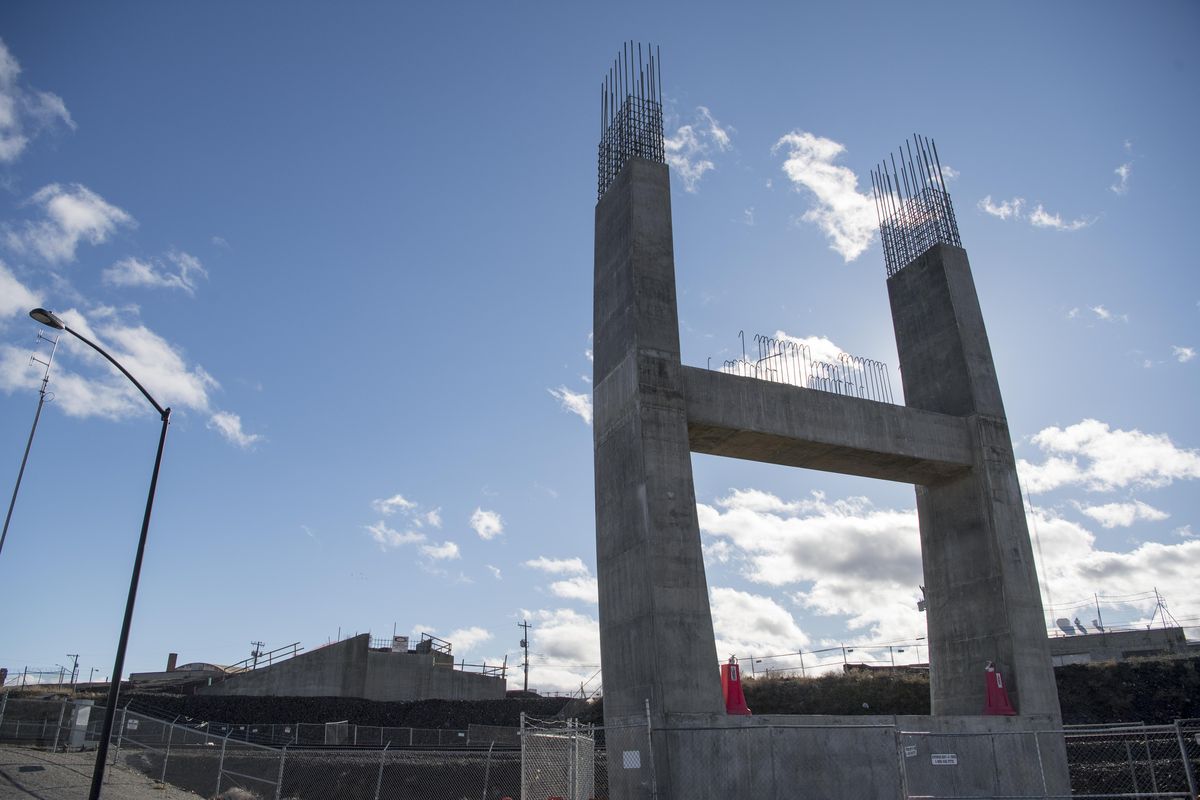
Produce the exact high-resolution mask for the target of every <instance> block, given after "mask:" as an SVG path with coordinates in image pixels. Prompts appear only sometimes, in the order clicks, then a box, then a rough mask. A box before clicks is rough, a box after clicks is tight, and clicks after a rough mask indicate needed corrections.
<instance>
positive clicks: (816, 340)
mask: <svg viewBox="0 0 1200 800" xmlns="http://www.w3.org/2000/svg"><path fill="white" fill-rule="evenodd" d="M775 338H776V339H781V340H784V341H788V342H794V343H795V344H799V345H804V346H805V347H807V348H808V354H809V355H810V356H811V357H812V359H813V360H814V361H827V362H831V363H834V362H836V361H837V360H838V356H840V355H842V354H843V353H844V352H846V351H845V350H843V349H842V348H840V347H838V346H837V345H836V344H834V343H833V342H832V341H830V340H829V339H828V338H826V337H824V336H792V335H790V334H788V333H785V332H784V331H775Z"/></svg>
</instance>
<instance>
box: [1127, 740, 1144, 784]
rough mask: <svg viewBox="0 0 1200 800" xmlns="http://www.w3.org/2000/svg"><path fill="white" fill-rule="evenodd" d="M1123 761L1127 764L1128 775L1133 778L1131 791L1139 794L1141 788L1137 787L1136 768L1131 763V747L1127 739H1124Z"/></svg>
mask: <svg viewBox="0 0 1200 800" xmlns="http://www.w3.org/2000/svg"><path fill="white" fill-rule="evenodd" d="M1125 763H1127V764H1129V777H1130V778H1131V779H1132V780H1133V793H1134V794H1141V793H1142V790H1141V789H1140V788H1139V787H1138V778H1137V768H1136V767H1135V766H1134V765H1133V749H1132V748H1130V746H1129V740H1128V739H1126V740H1125Z"/></svg>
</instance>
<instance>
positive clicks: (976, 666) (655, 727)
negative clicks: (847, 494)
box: [593, 46, 1066, 800]
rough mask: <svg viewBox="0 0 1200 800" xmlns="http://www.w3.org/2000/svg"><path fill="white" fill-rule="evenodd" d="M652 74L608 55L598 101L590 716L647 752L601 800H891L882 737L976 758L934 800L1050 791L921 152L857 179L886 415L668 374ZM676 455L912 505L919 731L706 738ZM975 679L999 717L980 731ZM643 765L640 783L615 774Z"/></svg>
mask: <svg viewBox="0 0 1200 800" xmlns="http://www.w3.org/2000/svg"><path fill="white" fill-rule="evenodd" d="M658 70H659V66H658V61H657V58H656V57H651V58H650V59H649V60H648V61H645V62H643V60H642V54H641V49H640V46H639V47H637V51H636V52H634V49H633V47H632V46H627V48H626V49H625V50H624V51H623V53H622V54H621V55H620V56H619V57H618V63H617V64H615V65H614V68H613V70H612V71H611V72H610V73H609V75H608V77H607V79H606V81H605V87H604V91H603V93H602V98H601V101H602V114H601V143H600V152H599V171H598V172H599V187H598V198H599V199H598V202H597V204H596V210H595V230H596V235H595V286H594V337H595V339H594V348H593V350H594V376H593V386H594V396H593V397H594V399H593V404H594V437H595V440H594V448H595V481H596V558H597V575H598V580H599V595H600V608H599V614H600V646H601V658H602V662H603V665H604V673H603V674H604V707H605V708H604V711H605V721H606V725H608V726H622V725H634V724H639V723H640V724H643V725H645V724H647V723H648V724H649V726H650V728H651V730H652V732H653V733H652V734H651V739H650V743H649V744H648V745H647V746H646V747H645V751H646V752H642V753H641V754H640V755H639V756H638V757H637V758H632V757H630V758H625V759H621V758H610V759H609V783H610V787H611V788H612V790H613V795H612V796H613V797H614V798H616V797H620V798H650V797H656V798H658V799H659V800H667V799H668V798H680V800H682V799H683V798H695V797H758V798H784V797H801V796H814V797H841V796H845V797H852V796H854V797H857V796H863V797H901V796H905V795H904V792H905V791H906V790H905V789H904V787H903V784H904V781H905V779H904V773H905V769H904V768H905V766H906V765H904V764H902V763H900V762H901V761H903V758H902V757H901V758H898V756H897V752H898V751H897V746H898V742H897V740H896V737H897V735H898V734H897V733H896V732H897V731H898V730H900V729H901V728H909V729H915V730H918V731H921V732H924V733H926V734H928V735H931V736H933V735H942V734H945V735H949V734H951V733H953V734H954V735H960V736H984V737H986V742H985V741H984V740H983V739H978V738H973V739H971V744H970V747H969V748H967V749H969V750H970V751H971V752H972V753H974V755H973V756H971V757H966V756H964V758H965V763H964V762H961V761H956V764H955V765H953V768H950V767H948V768H947V770H945V771H942V772H936V771H935V773H936V774H935V775H934V778H936V780H938V781H942V782H943V783H942V784H940V786H941V787H942V788H941V789H939V791H941V790H944V791H947V792H969V791H973V790H974V789H973V788H972V787H975V788H977V789H978V791H981V792H983V793H982V794H967V795H963V796H991V795H990V794H988V792H1000V793H1004V794H1008V795H1022V794H1030V793H1032V794H1035V795H1040V794H1041V793H1047V792H1048V793H1055V792H1061V791H1063V790H1064V789H1065V788H1066V761H1065V751H1064V750H1063V746H1062V738H1061V734H1059V735H1057V736H1055V735H1053V734H1049V733H1039V732H1049V731H1054V730H1056V729H1058V728H1059V727H1060V725H1061V720H1060V713H1059V707H1058V696H1057V690H1056V687H1055V683H1054V675H1053V671H1052V667H1051V661H1050V654H1049V650H1048V646H1047V639H1046V632H1045V627H1044V617H1043V613H1042V606H1041V599H1040V594H1039V591H1038V582H1037V575H1036V570H1035V567H1034V561H1033V555H1032V550H1031V547H1030V541H1029V533H1028V531H1027V529H1026V523H1025V514H1024V507H1023V504H1022V500H1021V493H1020V488H1019V486H1018V483H1017V475H1016V468H1015V460H1014V456H1013V451H1012V444H1011V438H1010V434H1009V430H1008V424H1007V420H1006V418H1005V414H1004V406H1003V403H1002V401H1001V397H1000V388H999V384H998V382H997V379H996V374H995V369H994V366H993V363H992V355H991V350H990V347H989V344H988V338H987V332H986V330H985V328H984V323H983V317H982V314H981V312H980V307H979V302H978V298H977V296H976V293H975V285H974V281H973V279H972V277H971V269H970V265H969V263H968V261H967V254H966V251H964V250H963V249H962V247H961V246H960V243H959V241H958V231H957V227H956V225H955V224H954V218H953V209H952V206H951V204H950V198H949V195H948V194H947V193H946V191H945V187H944V185H943V184H942V183H941V181H940V177H938V176H937V175H935V174H934V163H935V162H936V155H935V154H934V153H933V151H932V149H931V148H932V145H931V144H930V143H928V142H926V141H925V140H923V139H917V140H916V142H917V154H916V155H915V156H914V155H913V153H912V149H911V148H910V149H909V153H908V157H906V158H902V159H901V162H902V168H901V169H900V171H896V172H889V173H886V174H885V172H884V171H883V170H882V169H881V170H880V172H879V173H878V175H877V180H878V182H879V183H878V185H877V188H876V197H877V200H878V201H879V202H880V212H881V213H880V215H881V233H882V237H883V240H884V249H885V253H886V255H887V260H888V272H889V278H888V281H887V284H888V294H889V297H890V300H891V307H892V318H893V323H894V327H895V334H896V343H897V348H898V351H899V355H900V368H901V374H902V376H903V385H904V395H905V401H906V404H905V405H894V404H890V403H884V402H878V401H875V400H867V399H861V398H860V397H849V396H844V395H839V394H834V393H831V392H827V391H820V390H818V389H814V388H807V387H804V386H794V385H786V384H782V383H777V382H770V381H765V380H758V379H755V378H752V377H744V376H740V375H734V374H727V373H725V372H721V371H712V370H704V369H697V368H692V367H685V366H683V364H682V363H681V361H680V348H679V320H678V311H677V303H676V288H675V287H676V282H675V264H674V243H673V234H672V225H671V192H670V178H669V174H668V167H667V166H666V164H665V160H664V158H663V149H662V111H661V104H660V98H661V89H660V86H659V84H660V81H661V78H660V77H659V71H658ZM927 145H928V147H927ZM927 151H928V157H927V156H926V152H927ZM693 452H699V453H708V454H713V455H721V456H727V457H730V458H740V459H747V460H752V461H763V462H768V463H773V464H782V465H786V466H793V467H802V468H807V469H816V470H826V471H831V472H839V473H844V474H850V475H861V476H865V477H872V478H880V479H883V480H891V481H901V482H905V483H911V484H913V485H914V486H915V487H916V498H917V511H918V516H919V518H920V533H921V547H922V560H923V568H924V579H925V588H926V598H927V601H928V603H927V609H928V628H929V632H928V639H929V659H930V675H931V695H932V698H931V699H932V711H933V715H934V716H933V717H931V718H911V717H910V718H904V719H902V720H897V719H895V718H890V717H886V718H881V717H853V718H844V719H836V718H828V717H825V718H820V719H819V720H814V719H813V718H808V717H753V718H745V717H729V716H726V715H725V713H724V707H723V703H722V697H721V688H720V683H719V672H718V657H717V651H716V645H715V640H714V636H713V626H712V616H711V611H710V608H709V598H708V586H707V581H706V579H705V572H704V559H703V555H702V551H701V541H700V528H699V523H698V520H697V514H696V497H695V489H694V486H693V480H692V463H691V453H693ZM989 662H990V663H992V664H994V665H995V668H996V669H997V670H998V671H1000V672H1001V673H1002V675H1003V676H1004V680H1005V683H1006V684H1007V689H1008V693H1009V697H1010V699H1011V701H1012V704H1013V706H1014V708H1015V709H1016V711H1017V714H1018V716H1016V717H1010V718H997V717H984V716H982V713H983V710H984V705H985V672H984V670H985V667H986V666H987V664H988V663H989ZM897 726H899V727H897ZM914 726H915V727H914ZM821 731H825V733H822V732H821ZM963 746H964V747H965V748H966V747H967V745H965V744H964V745H963ZM911 747H916V745H915V744H914V745H911ZM912 752H914V755H913V756H911V758H915V759H916V760H915V761H913V762H912V766H913V767H914V769H915V768H916V765H917V763H918V762H920V763H922V764H924V765H925V766H924V767H923V769H925V770H928V769H929V768H930V767H929V765H930V763H931V762H930V758H931V756H930V754H927V753H923V752H921V751H920V750H919V748H918V749H917V750H914V751H912ZM937 755H941V756H944V755H947V754H944V753H943V754H937ZM956 758H957V757H956ZM944 760H946V761H948V759H944ZM650 762H652V763H653V767H654V770H653V775H654V777H653V779H652V780H647V777H646V772H645V770H643V769H640V768H639V769H630V768H628V767H627V765H629V764H632V763H650ZM934 763H937V762H936V761H934ZM932 779H933V778H931V780H932ZM864 781H866V782H867V784H870V786H869V787H868V786H867V784H864ZM985 786H986V787H990V788H983V787H985ZM802 787H808V789H809V790H811V793H810V792H809V791H799V789H801V788H802ZM821 787H824V788H821ZM839 787H841V788H842V789H843V790H845V789H846V787H860V788H863V789H864V792H865V793H862V794H860V793H859V792H857V791H850V792H839V791H837V790H838V788H839Z"/></svg>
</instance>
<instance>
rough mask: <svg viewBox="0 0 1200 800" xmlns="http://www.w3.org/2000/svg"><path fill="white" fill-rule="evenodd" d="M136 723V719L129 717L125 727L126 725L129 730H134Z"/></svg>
mask: <svg viewBox="0 0 1200 800" xmlns="http://www.w3.org/2000/svg"><path fill="white" fill-rule="evenodd" d="M137 724H138V721H137V720H136V719H131V720H129V722H127V723H126V724H125V727H126V728H127V729H128V730H131V731H136V730H137Z"/></svg>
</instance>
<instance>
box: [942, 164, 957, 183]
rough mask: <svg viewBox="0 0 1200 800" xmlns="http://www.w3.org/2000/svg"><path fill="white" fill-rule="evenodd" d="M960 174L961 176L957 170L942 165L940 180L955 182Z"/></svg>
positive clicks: (947, 165)
mask: <svg viewBox="0 0 1200 800" xmlns="http://www.w3.org/2000/svg"><path fill="white" fill-rule="evenodd" d="M961 174H962V173H961V172H959V171H958V170H956V169H955V168H954V167H952V166H950V165H949V164H943V165H942V179H943V180H947V181H953V180H957V179H958V176H959V175H961Z"/></svg>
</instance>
